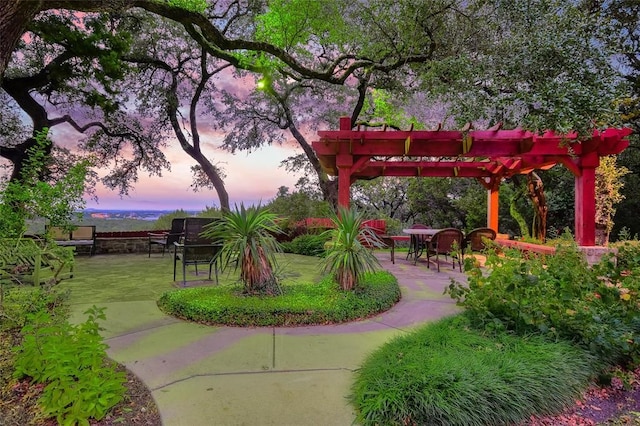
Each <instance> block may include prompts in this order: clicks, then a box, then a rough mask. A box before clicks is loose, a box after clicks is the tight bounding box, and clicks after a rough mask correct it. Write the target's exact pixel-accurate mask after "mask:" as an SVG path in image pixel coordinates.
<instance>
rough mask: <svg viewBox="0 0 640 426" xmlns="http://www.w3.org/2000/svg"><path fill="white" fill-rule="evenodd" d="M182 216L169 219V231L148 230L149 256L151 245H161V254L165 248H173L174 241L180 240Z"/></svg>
mask: <svg viewBox="0 0 640 426" xmlns="http://www.w3.org/2000/svg"><path fill="white" fill-rule="evenodd" d="M184 219H185V218H184V217H180V218H175V219H173V220H172V221H171V230H170V231H169V232H149V234H148V235H149V257H151V246H153V245H159V246H162V256H164V252H165V250H167V249H169V250H173V249H174V245H173V243H175V242H176V241H180V237H182V231H183V229H184Z"/></svg>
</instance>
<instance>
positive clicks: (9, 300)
mask: <svg viewBox="0 0 640 426" xmlns="http://www.w3.org/2000/svg"><path fill="white" fill-rule="evenodd" d="M68 298H69V291H68V290H67V291H61V290H59V289H57V288H56V287H12V288H9V289H8V290H6V292H5V293H4V298H3V299H4V300H3V303H2V305H0V317H1V320H0V330H13V329H17V330H19V329H21V328H22V327H24V326H25V324H26V322H27V318H28V317H29V316H30V315H33V314H35V313H36V312H40V311H44V312H49V313H50V314H51V315H52V317H53V318H54V319H55V320H59V321H63V320H64V319H66V318H67V316H68V313H69V307H68V305H67V304H66V303H65V302H66V301H67V300H68Z"/></svg>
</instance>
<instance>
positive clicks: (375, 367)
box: [350, 316, 594, 426]
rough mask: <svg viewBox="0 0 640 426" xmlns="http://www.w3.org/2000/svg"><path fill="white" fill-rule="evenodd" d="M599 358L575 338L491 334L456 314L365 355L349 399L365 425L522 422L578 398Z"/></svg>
mask: <svg viewBox="0 0 640 426" xmlns="http://www.w3.org/2000/svg"><path fill="white" fill-rule="evenodd" d="M593 363H594V359H593V357H592V356H590V355H589V353H588V352H587V351H585V350H583V349H581V348H579V347H577V346H574V345H571V344H569V343H566V342H565V343H562V342H560V343H550V342H548V341H545V340H544V339H542V338H540V337H533V336H532V337H529V338H519V337H517V336H513V335H511V334H508V333H500V334H497V335H492V336H487V335H484V334H483V333H482V332H479V331H477V330H473V329H472V327H471V323H470V322H469V319H468V318H467V317H465V316H456V317H451V318H447V319H445V320H441V321H439V322H437V323H434V324H430V325H428V326H426V327H423V328H421V329H420V330H418V331H416V332H414V333H411V334H409V335H406V336H401V337H398V338H396V339H394V340H392V341H391V342H389V343H388V344H386V345H385V346H383V347H382V348H381V349H379V350H378V351H376V352H375V353H373V354H372V355H371V356H369V358H367V359H366V360H365V362H364V363H363V365H362V367H361V368H360V369H359V370H358V371H357V372H356V378H355V381H354V384H353V385H352V394H351V396H350V399H351V401H352V403H353V404H354V405H355V407H356V409H357V420H358V421H359V422H360V423H362V424H364V425H378V424H386V425H407V424H421V425H427V424H428V425H465V426H471V425H501V424H518V423H520V422H522V421H524V420H526V419H528V418H529V417H530V416H531V415H532V414H536V413H537V414H545V413H553V412H555V411H558V410H561V409H562V408H564V407H566V406H569V405H571V404H573V403H574V401H575V400H576V398H577V397H578V396H579V395H580V393H581V391H582V390H583V389H585V388H586V386H587V384H588V383H589V380H590V378H591V373H592V372H593V369H594V367H593Z"/></svg>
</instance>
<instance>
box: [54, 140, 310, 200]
mask: <svg viewBox="0 0 640 426" xmlns="http://www.w3.org/2000/svg"><path fill="white" fill-rule="evenodd" d="M56 130H57V131H56ZM65 130H66V129H61V128H57V129H56V128H54V129H52V138H53V139H54V141H56V142H59V141H60V140H61V139H65V138H71V137H73V136H74V135H73V134H72V133H67V132H66V131H65ZM75 136H76V137H77V134H76V135H75ZM210 139H218V138H210ZM311 139H313V137H311ZM67 140H69V139H67ZM218 143H219V142H218V141H215V142H214V141H212V142H210V143H209V146H208V147H207V150H206V153H207V154H208V155H209V156H210V157H211V158H212V159H213V160H214V163H217V164H218V165H219V166H220V167H222V168H223V169H224V171H225V174H226V178H225V186H226V188H227V192H228V194H229V198H230V203H231V207H232V208H233V206H234V204H238V205H240V203H241V202H243V203H244V204H245V205H252V204H257V203H259V202H262V204H265V203H267V202H268V201H270V200H271V199H273V198H274V197H275V196H276V194H277V192H278V188H279V187H281V186H287V187H289V188H290V190H292V191H293V190H294V186H295V183H296V182H297V180H298V179H299V177H300V176H299V175H297V174H290V173H287V172H286V171H285V170H284V168H281V167H280V163H281V162H282V161H283V160H284V159H286V158H287V157H289V156H291V155H295V154H297V151H298V150H296V147H295V146H294V145H293V144H290V143H289V144H284V145H274V146H266V147H263V148H262V149H260V150H257V151H254V152H252V153H246V152H237V153H235V154H230V153H228V152H226V151H223V150H221V149H219V148H217V147H216V145H217V144H218ZM169 144H170V145H169V147H167V148H166V149H164V150H163V152H164V153H165V155H166V157H167V159H168V161H169V162H170V163H171V170H170V171H166V170H165V171H163V173H162V177H158V176H151V177H150V176H148V173H147V172H145V171H141V172H139V175H138V176H139V180H138V182H137V183H135V185H134V189H133V190H131V191H130V193H129V195H128V196H124V197H122V198H121V197H120V195H119V194H118V193H117V191H111V190H109V189H107V188H105V187H104V186H102V185H100V184H99V186H98V188H97V195H98V201H97V202H95V201H94V200H91V199H89V198H88V197H87V204H86V208H91V209H102V210H118V209H127V210H128V209H132V210H175V209H184V210H195V211H199V210H202V209H204V208H205V207H214V206H215V207H219V206H220V204H219V201H218V196H217V193H216V192H215V191H213V190H200V191H198V192H194V191H193V189H192V188H191V182H192V173H191V169H190V168H191V166H193V165H195V164H196V163H195V161H194V160H193V159H191V157H189V156H188V155H187V154H186V153H185V152H184V151H182V149H181V148H180V146H179V144H178V142H177V141H175V140H173V141H171V140H170V142H169ZM63 145H64V143H63ZM73 145H74V144H71V146H73ZM203 151H205V149H203Z"/></svg>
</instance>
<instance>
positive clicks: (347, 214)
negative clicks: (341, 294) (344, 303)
mask: <svg viewBox="0 0 640 426" xmlns="http://www.w3.org/2000/svg"><path fill="white" fill-rule="evenodd" d="M332 221H333V223H334V225H335V228H334V229H331V230H329V231H327V232H329V233H330V235H331V243H330V246H329V248H328V250H327V256H326V257H325V258H324V260H323V266H324V268H323V269H324V272H325V273H327V272H330V273H332V274H333V276H334V278H335V280H336V282H337V283H338V284H340V286H341V287H342V289H343V290H352V289H354V288H355V287H357V285H358V282H359V278H360V277H361V276H362V274H364V273H365V272H367V271H375V270H376V269H377V267H378V266H379V265H380V263H379V262H378V259H377V258H376V257H375V256H374V255H373V251H372V250H371V249H370V247H382V246H384V245H383V244H382V242H381V241H380V239H379V238H378V237H377V236H376V234H375V233H374V232H372V231H371V229H369V228H366V227H363V226H362V222H363V221H364V216H363V214H362V213H359V212H357V211H356V210H353V209H345V208H340V209H339V211H338V215H337V216H336V215H334V216H333V218H332ZM363 243H364V244H363Z"/></svg>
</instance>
